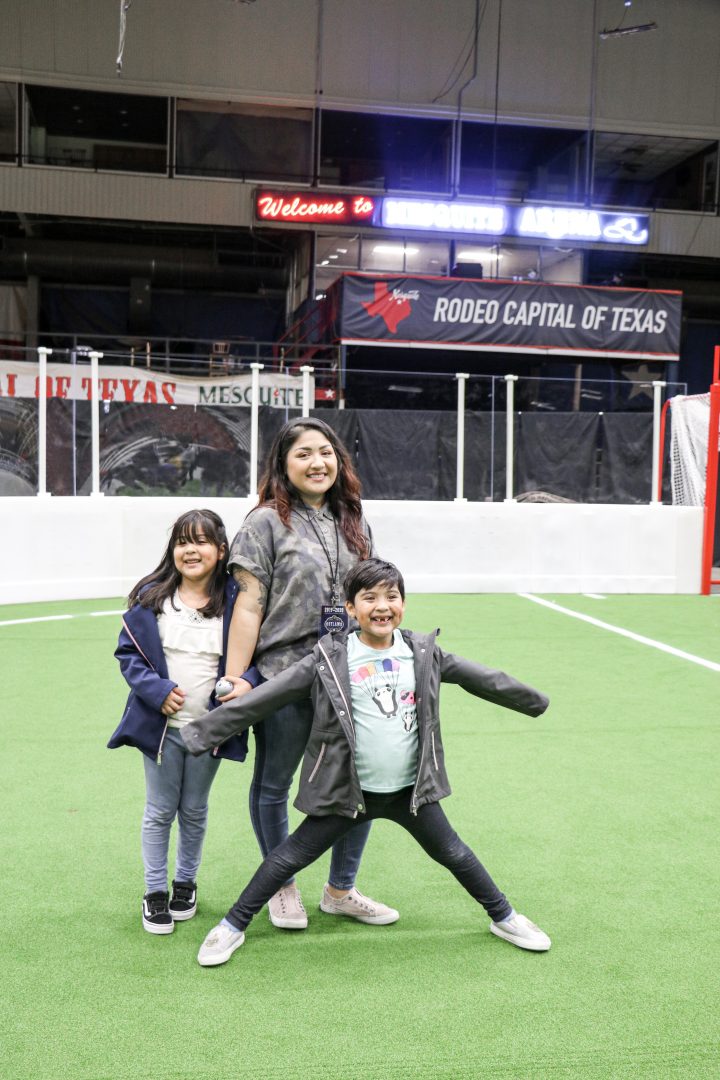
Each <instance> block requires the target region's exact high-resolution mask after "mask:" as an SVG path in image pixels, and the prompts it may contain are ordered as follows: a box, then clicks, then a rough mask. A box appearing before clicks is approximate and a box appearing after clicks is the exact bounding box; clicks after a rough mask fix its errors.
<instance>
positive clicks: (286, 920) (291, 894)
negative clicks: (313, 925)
mask: <svg viewBox="0 0 720 1080" xmlns="http://www.w3.org/2000/svg"><path fill="white" fill-rule="evenodd" d="M268 912H269V915H270V922H271V923H272V924H273V926H279V927H280V929H281V930H306V929H307V924H308V920H307V913H306V911H305V908H304V907H303V902H302V897H301V895H300V890H299V889H298V887H297V885H295V884H294V883H293V884H292V885H283V887H282V889H278V891H277V892H276V893H275V895H274V896H271V897H270V899H269V900H268Z"/></svg>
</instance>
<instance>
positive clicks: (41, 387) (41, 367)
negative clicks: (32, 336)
mask: <svg viewBox="0 0 720 1080" xmlns="http://www.w3.org/2000/svg"><path fill="white" fill-rule="evenodd" d="M37 352H38V490H37V493H38V495H47V494H49V492H48V490H47V358H48V356H51V355H52V349H46V348H44V347H43V346H42V345H41V346H40V348H39V349H38V351H37Z"/></svg>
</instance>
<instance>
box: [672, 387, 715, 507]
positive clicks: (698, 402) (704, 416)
mask: <svg viewBox="0 0 720 1080" xmlns="http://www.w3.org/2000/svg"><path fill="white" fill-rule="evenodd" d="M670 406H671V413H670V415H671V432H670V484H671V488H672V501H673V505H674V506H703V505H704V503H705V477H706V472H707V451H708V428H709V424H710V394H691V395H683V394H678V395H677V397H674V398H672V400H671V402H670Z"/></svg>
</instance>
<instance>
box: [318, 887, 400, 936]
mask: <svg viewBox="0 0 720 1080" xmlns="http://www.w3.org/2000/svg"><path fill="white" fill-rule="evenodd" d="M320 910H321V911H324V912H326V913H327V914H328V915H347V916H348V917H349V918H350V919H357V921H358V922H361V923H368V924H369V925H370V926H387V925H388V924H389V923H394V922H397V921H398V919H399V918H400V912H399V911H395V908H391V907H388V906H387V905H386V904H380V903H379V902H378V901H377V900H371V899H370V897H369V896H363V894H362V893H361V892H358V891H357V889H351V890H350V892H349V893H348V894H347V896H345V897H344V898H343V899H342V900H336V899H335V897H334V896H331V895H330V893H329V892H328V887H327V885H326V886H325V887H324V889H323V894H322V900H321V901H320Z"/></svg>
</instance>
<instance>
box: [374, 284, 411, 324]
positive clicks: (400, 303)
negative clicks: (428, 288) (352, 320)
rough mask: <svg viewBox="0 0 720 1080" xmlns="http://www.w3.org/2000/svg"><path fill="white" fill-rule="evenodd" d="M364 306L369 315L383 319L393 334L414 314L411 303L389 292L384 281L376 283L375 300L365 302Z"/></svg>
mask: <svg viewBox="0 0 720 1080" xmlns="http://www.w3.org/2000/svg"><path fill="white" fill-rule="evenodd" d="M362 306H363V307H364V308H365V310H366V311H367V313H368V315H370V316H372V317H373V318H380V319H382V321H383V322H384V323H385V325H386V327H387V328H388V330H389V331H390V333H391V334H396V333H397V328H398V326H399V325H400V323H401V322H402V321H403V319H407V317H408V315H410V314H411V313H412V304H411V303H410V301H409V300H408V299H407V298H406V297H404V296H395V294H394V293H392V292H388V287H387V285H386V284H385V282H384V281H376V282H375V299H374V300H370V301H368V302H367V303H366V302H365V301H364V300H363V301H362Z"/></svg>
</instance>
